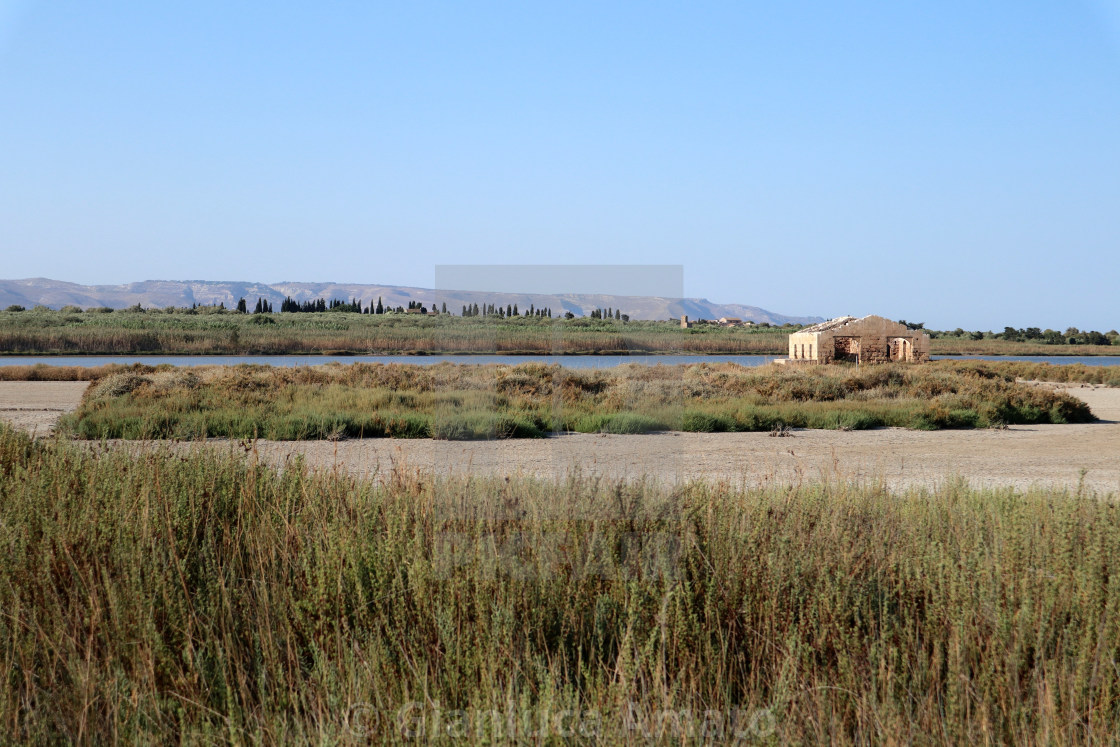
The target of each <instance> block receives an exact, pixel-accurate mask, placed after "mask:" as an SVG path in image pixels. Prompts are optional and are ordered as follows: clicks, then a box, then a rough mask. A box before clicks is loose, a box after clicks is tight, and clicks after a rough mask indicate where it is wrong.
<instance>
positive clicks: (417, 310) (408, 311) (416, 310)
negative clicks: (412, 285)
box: [404, 308, 424, 314]
mask: <svg viewBox="0 0 1120 747" xmlns="http://www.w3.org/2000/svg"><path fill="white" fill-rule="evenodd" d="M404 312H405V313H406V314H423V313H424V309H421V308H414V309H405V310H404Z"/></svg>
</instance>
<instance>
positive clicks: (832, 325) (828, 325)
mask: <svg viewBox="0 0 1120 747" xmlns="http://www.w3.org/2000/svg"><path fill="white" fill-rule="evenodd" d="M866 318H867V317H864V319H866ZM855 321H859V320H858V319H856V318H855V317H854V316H838V317H836V318H835V319H829V320H828V321H827V322H821V323H820V324H814V325H813V326H812V327H806V328H805V329H799V330H798V333H801V332H827V331H828V330H830V329H836V328H837V327H843V326H844V325H845V324H848V323H850V322H855Z"/></svg>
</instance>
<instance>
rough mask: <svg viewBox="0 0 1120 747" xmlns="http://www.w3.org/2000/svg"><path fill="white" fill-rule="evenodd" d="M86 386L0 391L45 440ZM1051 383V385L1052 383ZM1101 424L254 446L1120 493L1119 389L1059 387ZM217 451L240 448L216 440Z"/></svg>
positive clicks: (459, 464)
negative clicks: (962, 481) (783, 435)
mask: <svg viewBox="0 0 1120 747" xmlns="http://www.w3.org/2000/svg"><path fill="white" fill-rule="evenodd" d="M85 386H86V384H85V383H82V382H77V383H70V382H19V383H8V382H2V383H0V418H3V419H5V420H8V421H9V422H15V423H16V424H17V425H18V426H19V427H22V428H25V429H27V430H33V431H35V432H36V433H38V434H40V435H43V434H45V433H48V432H49V431H50V428H51V427H52V426H53V423H54V422H55V420H57V418H58V416H59V415H61V414H62V413H63V412H66V411H69V410H72V409H73V408H74V407H76V406H77V403H78V400H79V399H80V397H81V394H82V392H83V391H84V389H85ZM1047 386H1053V385H1047ZM1062 388H1063V389H1065V390H1067V391H1069V392H1070V393H1071V394H1073V395H1075V396H1077V397H1080V398H1081V399H1083V400H1085V401H1086V402H1087V403H1088V404H1089V406H1090V407H1091V408H1092V409H1093V412H1094V413H1096V414H1097V416H1098V417H1100V418H1101V422H1099V423H1091V424H1087V425H1037V426H1012V427H1011V428H1008V429H1007V430H971V431H932V432H929V431H910V430H904V429H900V428H884V429H879V430H872V431H852V432H845V431H794V432H793V435H792V437H789V438H773V437H771V436H770V435H769V434H767V433H659V434H652V435H644V436H609V435H589V434H571V435H564V436H558V437H555V438H549V439H540V440H529V439H527V440H518V441H475V442H461V441H431V440H427V439H423V440H401V439H367V440H363V441H343V442H340V443H327V442H322V441H304V442H270V441H260V442H258V443H257V450H258V453H259V454H260V455H261V456H262V457H263V458H264V459H266V460H267V461H269V462H270V463H273V464H277V465H279V464H282V463H284V462H285V461H286V460H287V459H289V458H290V457H291V456H292V455H294V454H303V455H304V456H305V458H306V459H307V461H308V463H309V464H311V465H314V466H321V467H336V466H337V467H338V468H341V469H346V470H350V471H353V472H356V473H359V474H364V475H371V476H372V475H379V474H384V473H386V472H388V471H390V470H391V469H393V467H394V466H397V465H399V466H402V467H405V468H407V469H415V470H420V471H422V472H433V473H459V474H464V473H473V474H499V475H512V474H517V473H521V474H526V475H536V476H540V477H555V476H563V475H566V474H569V473H570V472H572V471H573V470H580V471H582V472H584V473H585V474H590V475H602V476H605V477H618V478H637V477H641V476H650V477H653V478H656V479H658V480H661V481H664V482H667V483H675V482H678V481H683V480H691V479H698V478H705V479H709V480H722V481H728V482H732V483H736V484H746V485H758V484H765V483H767V482H781V483H788V482H790V481H793V482H796V481H798V480H814V479H818V478H820V477H822V476H826V477H831V476H836V477H841V478H846V479H859V480H873V479H877V478H878V477H882V478H883V479H884V480H885V481H886V483H887V484H888V485H889V486H891V487H902V486H909V485H927V486H928V485H936V484H938V483H940V482H943V481H945V480H946V479H948V478H950V477H953V476H957V475H959V476H961V477H964V478H965V479H966V480H968V481H969V482H970V483H972V484H973V485H977V486H1015V487H1019V488H1027V487H1030V486H1032V485H1040V486H1060V487H1069V488H1077V486H1078V485H1079V484H1081V485H1083V486H1084V487H1085V488H1088V489H1091V490H1096V491H1099V492H1114V493H1115V492H1120V389H1109V388H1105V387H1100V386H1097V387H1094V386H1084V387H1062ZM216 445H217V447H218V448H234V449H236V450H238V451H240V448H239V447H237V446H236V445H232V446H228V445H227V442H224V441H222V442H216Z"/></svg>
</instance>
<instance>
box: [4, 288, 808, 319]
mask: <svg viewBox="0 0 1120 747" xmlns="http://www.w3.org/2000/svg"><path fill="white" fill-rule="evenodd" d="M287 296H290V297H291V298H293V299H295V300H296V301H301V302H302V301H310V300H313V299H316V298H324V299H327V300H328V301H329V300H331V299H333V298H339V299H343V300H345V301H349V300H350V299H352V298H357V299H359V300H360V301H361V302H362V303H363V304H364V305H368V304H369V303H370V302H373V303H377V299H378V298H379V297H380V298H381V300H382V303H384V304H385V305H386V306H391V307H396V306H407V305H408V302H409V301H419V302H421V303H423V304H425V305H427V306H429V307H430V306H431V305H432V304H435V305H436V306H437V307H438V306H440V305H441V304H444V303H446V304H447V309H448V311H451V312H452V313H454V314H458V313H459V312H460V311H461V309H462V307H463V306H464V305H466V304H475V303H477V304H479V305H482V304H484V303H486V304H490V303H492V304H500V305H502V306H507V305H511V304H517V306H518V308H519V309H520V310H522V311H524V310H525V309H527V308H529V305H530V304H532V305H533V306H535V307H538V308H551V309H552V312H553V314H563V313H564V312H565V311H570V312H572V313H573V314H576V315H577V316H586V315H588V314H590V313H591V311H592V310H594V309H597V308H608V307H609V308H612V309H618V310H620V311H621V312H622V313H623V314H629V315H630V318H632V319H669V318H676V317H679V316H681V315H682V314H687V315H688V316H689V317H690V318H692V319H718V318H720V317H725V316H727V317H739V318H740V319H743V320H745V321H752V322H759V323H761V322H769V323H770V324H786V323H789V322H793V323H797V324H812V323H815V322H819V321H823V320H822V319H821V317H816V316H788V315H785V314H778V313H775V312H772V311H767V310H766V309H762V308H759V307H757V306H747V305H743V304H735V303H730V304H720V303H713V302H712V301H709V300H708V299H706V298H666V297H660V296H615V295H608V294H588V293H562V294H544V293H485V292H480V291H454V290H432V289H430V288H413V287H409V286H400V285H370V284H360V283H300V282H283V283H252V282H236V281H213V280H145V281H143V282H137V283H125V284H123V285H80V284H78V283H69V282H66V281H62V280H51V279H48V278H28V279H23V280H0V308H5V307H7V306H10V305H12V304H18V305H20V306H25V307H27V308H31V307H33V306H39V305H42V306H49V307H51V308H55V309H57V308H61V307H62V306H67V305H74V306H81V307H82V308H90V307H94V306H109V307H111V308H125V307H128V306H134V305H136V304H140V305H142V306H144V307H145V308H164V307H167V306H190V305H191V304H199V305H216V304H218V303H224V304H225V305H226V306H227V307H229V308H232V307H233V306H235V305H236V304H237V301H238V299H240V298H244V299H245V300H246V301H247V302H248V304H249V306H250V307H252V306H253V305H254V304H255V303H256V301H257V299H258V298H263V299H265V300H267V301H271V302H272V305H273V306H274V307H275V308H277V309H279V308H280V303H281V302H282V301H283V300H284V298H285V297H287Z"/></svg>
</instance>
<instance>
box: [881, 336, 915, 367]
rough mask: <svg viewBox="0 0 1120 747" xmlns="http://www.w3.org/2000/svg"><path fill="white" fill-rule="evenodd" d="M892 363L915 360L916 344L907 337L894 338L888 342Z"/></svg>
mask: <svg viewBox="0 0 1120 747" xmlns="http://www.w3.org/2000/svg"><path fill="white" fill-rule="evenodd" d="M887 346H888V350H889V351H890V359H891V360H892V361H912V360H914V343H913V342H912V341H910V340H908V339H907V338H905V337H892V338H890V339H889V340H888V341H887Z"/></svg>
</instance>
